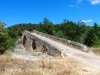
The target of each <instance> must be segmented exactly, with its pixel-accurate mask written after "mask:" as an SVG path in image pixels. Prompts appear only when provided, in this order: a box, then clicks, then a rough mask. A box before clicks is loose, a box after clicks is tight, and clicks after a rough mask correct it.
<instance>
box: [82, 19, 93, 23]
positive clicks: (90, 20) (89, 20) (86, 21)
mask: <svg viewBox="0 0 100 75" xmlns="http://www.w3.org/2000/svg"><path fill="white" fill-rule="evenodd" d="M92 21H93V20H92V19H88V20H82V22H85V23H88V22H92Z"/></svg>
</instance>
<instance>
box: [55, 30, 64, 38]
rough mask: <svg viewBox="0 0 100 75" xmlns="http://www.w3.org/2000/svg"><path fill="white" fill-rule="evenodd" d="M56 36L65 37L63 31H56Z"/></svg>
mask: <svg viewBox="0 0 100 75" xmlns="http://www.w3.org/2000/svg"><path fill="white" fill-rule="evenodd" d="M55 36H57V37H60V38H65V36H64V34H63V32H62V31H58V32H57V33H55Z"/></svg>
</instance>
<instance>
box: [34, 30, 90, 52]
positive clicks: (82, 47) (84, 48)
mask: <svg viewBox="0 0 100 75" xmlns="http://www.w3.org/2000/svg"><path fill="white" fill-rule="evenodd" d="M33 32H34V33H37V34H39V35H41V36H44V37H47V38H49V39H52V40H54V41H57V42H59V43H62V44H63V45H66V46H69V47H72V48H75V49H78V50H81V51H83V52H86V51H87V50H88V49H87V46H85V45H83V44H81V43H78V42H74V41H71V40H67V39H63V38H58V37H55V36H52V35H48V34H46V33H42V32H39V31H36V30H33Z"/></svg>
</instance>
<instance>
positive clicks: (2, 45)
mask: <svg viewBox="0 0 100 75" xmlns="http://www.w3.org/2000/svg"><path fill="white" fill-rule="evenodd" d="M7 38H8V34H7V30H6V29H4V28H3V26H2V24H1V23H0V54H3V53H4V52H5V51H6V50H7V44H8V43H7Z"/></svg>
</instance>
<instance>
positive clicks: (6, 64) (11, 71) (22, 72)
mask: <svg viewBox="0 0 100 75" xmlns="http://www.w3.org/2000/svg"><path fill="white" fill-rule="evenodd" d="M0 75H100V73H98V72H96V71H95V70H94V69H93V68H90V67H87V65H84V64H83V63H81V62H80V61H78V60H76V59H71V58H66V59H62V58H60V57H58V58H54V59H51V60H49V59H48V60H45V59H41V60H37V61H27V60H22V59H18V58H11V57H10V56H9V55H1V56H0Z"/></svg>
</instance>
